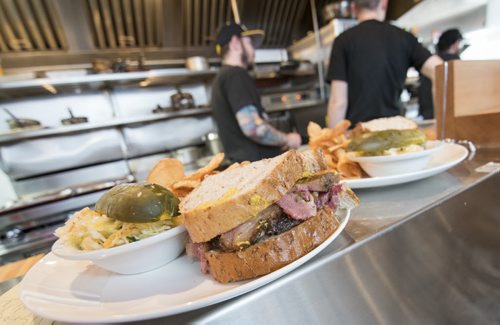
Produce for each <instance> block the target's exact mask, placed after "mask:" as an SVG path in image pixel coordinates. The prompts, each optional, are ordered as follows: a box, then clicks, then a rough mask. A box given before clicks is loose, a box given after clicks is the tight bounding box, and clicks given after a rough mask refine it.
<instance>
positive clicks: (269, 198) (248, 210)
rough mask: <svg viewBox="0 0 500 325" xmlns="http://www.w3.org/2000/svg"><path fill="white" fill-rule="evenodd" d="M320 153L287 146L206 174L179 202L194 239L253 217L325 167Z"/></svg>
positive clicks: (207, 237) (203, 239)
mask: <svg viewBox="0 0 500 325" xmlns="http://www.w3.org/2000/svg"><path fill="white" fill-rule="evenodd" d="M324 166H326V165H325V162H324V157H323V156H322V155H321V154H320V153H317V152H316V153H315V152H306V153H304V154H302V153H300V152H298V151H295V150H290V151H287V152H285V153H284V154H282V155H280V156H277V157H275V158H271V159H264V160H260V161H257V162H254V163H251V164H249V165H246V166H242V167H239V168H234V169H232V170H229V171H227V172H222V173H219V174H216V175H213V176H209V177H207V178H206V179H205V180H204V181H203V182H202V184H201V185H200V186H199V187H198V188H196V189H195V190H194V191H193V192H191V193H190V194H189V195H188V196H187V197H186V198H185V199H184V200H183V201H182V202H181V204H180V212H181V213H182V214H183V216H184V224H185V226H186V229H187V231H188V232H189V235H190V237H191V240H192V241H193V242H194V243H201V242H206V241H209V240H210V239H212V238H214V237H216V236H218V235H220V234H223V233H225V232H227V231H229V230H231V229H233V228H235V227H236V226H238V225H240V224H242V223H244V222H246V221H248V220H250V219H251V218H253V217H255V216H256V215H257V214H258V213H259V212H260V211H262V210H264V209H265V208H267V207H268V206H270V205H271V204H273V203H275V202H277V201H278V200H279V199H281V197H283V195H285V194H286V193H288V191H289V190H290V189H291V188H292V187H293V186H294V185H295V183H296V182H297V181H298V180H299V179H301V178H303V177H305V176H308V175H310V174H314V173H317V172H318V171H320V170H323V169H324Z"/></svg>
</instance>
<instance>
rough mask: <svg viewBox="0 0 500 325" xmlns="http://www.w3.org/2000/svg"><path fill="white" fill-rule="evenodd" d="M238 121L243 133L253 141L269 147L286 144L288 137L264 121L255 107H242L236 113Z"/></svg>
mask: <svg viewBox="0 0 500 325" xmlns="http://www.w3.org/2000/svg"><path fill="white" fill-rule="evenodd" d="M236 119H237V120H238V124H239V125H240V128H241V130H242V131H243V133H244V134H245V135H246V136H247V137H249V138H250V139H252V140H253V141H255V142H257V143H260V144H263V145H268V146H283V145H285V144H286V135H285V134H284V133H283V132H280V131H278V130H276V129H275V128H274V127H272V126H271V125H270V124H269V123H268V122H266V121H265V120H263V119H262V118H261V117H260V115H259V112H258V111H257V108H256V107H255V106H254V105H247V106H244V107H242V108H241V109H240V110H239V111H238V112H237V113H236Z"/></svg>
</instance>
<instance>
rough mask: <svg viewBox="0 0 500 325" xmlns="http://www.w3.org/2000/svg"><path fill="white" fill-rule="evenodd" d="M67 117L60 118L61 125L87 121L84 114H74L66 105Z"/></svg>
mask: <svg viewBox="0 0 500 325" xmlns="http://www.w3.org/2000/svg"><path fill="white" fill-rule="evenodd" d="M68 113H69V118H64V119H62V120H61V123H62V124H63V125H73V124H80V123H87V122H88V121H89V119H88V118H87V117H85V116H74V115H73V112H72V111H71V108H69V107H68Z"/></svg>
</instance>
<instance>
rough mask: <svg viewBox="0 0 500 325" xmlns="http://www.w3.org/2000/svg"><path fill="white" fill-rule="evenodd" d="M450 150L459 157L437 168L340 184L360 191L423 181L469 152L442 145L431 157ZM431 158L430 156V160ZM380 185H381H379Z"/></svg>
mask: <svg viewBox="0 0 500 325" xmlns="http://www.w3.org/2000/svg"><path fill="white" fill-rule="evenodd" d="M452 148H456V149H457V150H460V151H461V152H460V155H459V156H458V157H457V158H456V159H455V160H451V161H448V162H445V163H443V164H440V165H438V166H434V167H431V168H424V169H422V170H419V171H416V172H410V173H404V174H398V175H391V176H379V177H366V178H361V179H347V180H342V182H343V183H344V184H346V185H347V186H349V187H350V188H351V189H361V188H376V187H384V186H390V185H397V184H404V183H409V182H413V181H417V180H420V179H424V178H427V177H430V176H434V175H436V174H439V173H441V172H444V171H446V170H448V169H450V168H451V167H453V166H455V165H457V164H459V163H460V162H462V161H463V160H464V159H465V158H466V157H467V155H468V154H469V151H468V150H467V149H466V148H465V147H463V146H461V145H459V144H455V143H443V146H442V150H439V151H438V152H435V153H434V154H433V156H434V155H439V154H444V153H445V152H446V151H447V150H451V149H452ZM433 156H431V159H432V157H433ZM380 183H382V184H380Z"/></svg>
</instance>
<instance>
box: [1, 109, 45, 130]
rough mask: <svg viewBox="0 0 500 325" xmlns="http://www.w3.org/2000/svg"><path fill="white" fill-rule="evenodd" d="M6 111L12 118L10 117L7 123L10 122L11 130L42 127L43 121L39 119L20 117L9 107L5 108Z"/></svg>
mask: <svg viewBox="0 0 500 325" xmlns="http://www.w3.org/2000/svg"><path fill="white" fill-rule="evenodd" d="M3 110H4V111H5V113H7V114H8V115H9V116H10V117H12V119H8V120H7V123H8V124H9V128H10V129H11V130H19V129H30V128H39V127H41V123H40V122H39V121H37V120H32V119H27V118H18V117H17V116H15V115H14V114H12V113H11V112H10V111H9V110H8V109H6V108H4V109H3Z"/></svg>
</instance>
